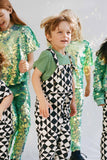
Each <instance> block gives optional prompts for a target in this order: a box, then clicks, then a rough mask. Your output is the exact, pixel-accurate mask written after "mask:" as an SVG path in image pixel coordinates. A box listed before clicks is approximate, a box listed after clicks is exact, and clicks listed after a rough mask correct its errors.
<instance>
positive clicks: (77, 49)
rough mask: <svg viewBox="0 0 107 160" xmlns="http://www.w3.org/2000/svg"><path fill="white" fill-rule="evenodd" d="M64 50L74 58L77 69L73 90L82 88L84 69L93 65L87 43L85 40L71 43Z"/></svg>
mask: <svg viewBox="0 0 107 160" xmlns="http://www.w3.org/2000/svg"><path fill="white" fill-rule="evenodd" d="M66 50H67V52H68V53H69V54H71V55H72V57H73V58H74V61H75V66H76V68H77V71H76V72H75V74H74V80H75V88H83V76H84V67H86V66H92V65H93V57H92V50H91V47H90V45H89V42H88V41H86V40H83V41H71V43H70V44H69V45H68V47H67V48H66Z"/></svg>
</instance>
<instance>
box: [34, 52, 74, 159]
mask: <svg viewBox="0 0 107 160" xmlns="http://www.w3.org/2000/svg"><path fill="white" fill-rule="evenodd" d="M50 52H51V53H52V55H53V58H54V61H55V63H56V65H57V68H56V70H55V72H54V73H53V74H52V75H51V77H50V78H49V79H48V80H46V81H44V82H43V83H42V89H43V91H44V95H45V97H46V98H47V99H48V101H49V103H50V104H51V106H52V108H53V110H50V109H49V114H50V115H49V117H48V118H47V119H45V118H43V117H42V116H40V114H39V103H38V100H36V103H35V108H36V111H35V118H36V121H35V122H36V130H37V135H38V148H39V159H40V160H55V159H59V160H66V159H67V157H68V152H69V148H70V142H71V135H70V103H71V100H72V95H73V91H72V72H73V68H74V67H73V65H72V63H71V64H67V65H59V62H58V59H57V56H56V54H55V53H54V51H53V50H52V49H51V50H50Z"/></svg>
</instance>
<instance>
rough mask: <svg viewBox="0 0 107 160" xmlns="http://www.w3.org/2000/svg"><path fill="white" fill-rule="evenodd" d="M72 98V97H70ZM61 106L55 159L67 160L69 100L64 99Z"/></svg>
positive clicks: (68, 146) (69, 142)
mask: <svg viewBox="0 0 107 160" xmlns="http://www.w3.org/2000/svg"><path fill="white" fill-rule="evenodd" d="M71 97H72V96H71ZM65 99H66V100H64V103H62V104H60V105H61V117H60V126H59V130H58V140H57V150H56V159H58V160H67V159H68V153H69V151H70V144H71V127H70V102H71V98H70V99H68V98H65Z"/></svg>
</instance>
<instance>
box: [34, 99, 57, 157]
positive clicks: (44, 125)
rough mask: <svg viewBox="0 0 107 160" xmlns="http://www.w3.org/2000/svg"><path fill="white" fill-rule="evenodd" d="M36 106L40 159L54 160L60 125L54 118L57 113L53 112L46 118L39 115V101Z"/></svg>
mask: <svg viewBox="0 0 107 160" xmlns="http://www.w3.org/2000/svg"><path fill="white" fill-rule="evenodd" d="M35 107H36V112H35V118H36V120H35V123H36V131H37V136H38V149H39V160H54V155H55V151H56V141H57V126H58V121H57V120H56V119H55V120H54V117H56V113H55V112H53V116H52V115H51V116H49V117H48V118H47V119H45V118H43V117H42V116H40V115H39V104H38V102H37V101H36V104H35Z"/></svg>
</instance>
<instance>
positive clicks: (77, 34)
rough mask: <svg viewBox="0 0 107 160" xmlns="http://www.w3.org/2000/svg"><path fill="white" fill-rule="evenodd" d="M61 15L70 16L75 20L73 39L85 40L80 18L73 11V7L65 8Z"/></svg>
mask: <svg viewBox="0 0 107 160" xmlns="http://www.w3.org/2000/svg"><path fill="white" fill-rule="evenodd" d="M59 15H65V16H68V17H69V18H70V19H71V20H72V22H73V24H74V26H75V27H74V29H73V31H72V36H71V40H73V41H78V40H79V41H81V40H83V37H82V33H81V30H82V27H81V23H80V20H79V18H78V17H77V16H76V15H75V14H74V13H73V12H72V10H71V9H65V10H63V11H62V12H60V14H59Z"/></svg>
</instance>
